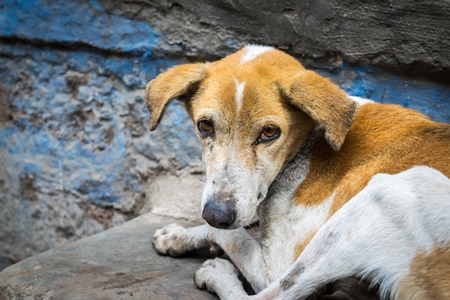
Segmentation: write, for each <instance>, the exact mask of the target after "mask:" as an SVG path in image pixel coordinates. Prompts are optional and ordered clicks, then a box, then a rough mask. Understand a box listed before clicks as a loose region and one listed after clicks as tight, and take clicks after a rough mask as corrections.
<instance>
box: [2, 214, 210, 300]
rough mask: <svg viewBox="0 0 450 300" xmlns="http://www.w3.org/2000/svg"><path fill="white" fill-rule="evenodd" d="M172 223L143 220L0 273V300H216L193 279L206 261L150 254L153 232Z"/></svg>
mask: <svg viewBox="0 0 450 300" xmlns="http://www.w3.org/2000/svg"><path fill="white" fill-rule="evenodd" d="M174 221H176V220H174V219H171V218H163V217H158V216H156V215H153V214H146V215H143V216H140V217H138V218H136V219H134V220H132V221H129V222H126V223H124V224H123V225H121V226H118V227H115V228H112V229H109V230H107V231H104V232H101V233H99V234H96V235H93V236H90V237H87V238H84V239H81V240H78V241H76V242H73V243H70V244H67V245H65V246H62V247H60V248H55V249H52V250H49V251H47V252H44V253H41V254H39V255H36V256H34V257H31V258H28V259H26V260H23V261H21V262H19V263H17V264H15V265H12V266H10V267H8V268H6V269H4V270H3V271H2V272H0V299H2V300H9V299H25V298H26V299H164V300H166V299H167V300H168V299H176V300H178V299H192V300H194V299H195V300H201V299H205V300H206V299H217V297H215V296H213V295H211V294H210V293H208V292H207V291H202V290H199V289H197V287H196V286H195V284H194V282H193V279H192V277H193V274H194V272H195V270H196V269H197V268H198V267H199V266H200V264H201V263H202V262H203V261H204V260H205V258H202V257H198V256H197V257H194V256H191V257H185V258H171V257H168V256H160V255H158V254H156V251H155V250H154V249H153V248H152V245H151V237H152V235H153V232H154V231H155V230H156V229H158V228H160V227H162V226H164V225H166V224H168V223H172V222H174ZM182 223H184V225H188V223H186V222H182ZM190 225H192V223H191V224H190Z"/></svg>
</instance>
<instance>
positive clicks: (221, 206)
mask: <svg viewBox="0 0 450 300" xmlns="http://www.w3.org/2000/svg"><path fill="white" fill-rule="evenodd" d="M233 206H234V204H233V202H231V201H225V202H219V201H208V202H206V204H205V207H203V214H202V217H203V219H205V220H206V222H208V224H209V225H211V226H212V227H216V228H220V229H227V228H228V227H230V226H231V225H232V224H233V223H234V221H235V219H236V211H235V210H234V207H233Z"/></svg>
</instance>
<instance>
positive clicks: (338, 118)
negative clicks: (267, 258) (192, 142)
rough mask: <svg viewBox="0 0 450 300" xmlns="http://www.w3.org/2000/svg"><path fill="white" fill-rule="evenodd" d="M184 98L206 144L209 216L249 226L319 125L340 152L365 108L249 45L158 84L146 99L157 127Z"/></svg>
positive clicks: (221, 224) (285, 59) (278, 55)
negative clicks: (359, 108) (285, 166)
mask: <svg viewBox="0 0 450 300" xmlns="http://www.w3.org/2000/svg"><path fill="white" fill-rule="evenodd" d="M174 99H179V100H181V101H184V102H185V106H186V109H187V111H188V113H189V115H190V116H191V118H192V119H193V121H194V123H195V124H196V132H197V135H198V137H199V139H200V142H201V144H202V146H203V161H204V163H205V165H206V183H205V189H204V192H203V198H202V209H203V217H204V219H205V220H206V221H207V222H208V223H209V224H210V225H212V226H214V227H218V228H229V229H232V228H238V227H240V226H245V225H248V224H249V222H250V221H251V220H252V218H253V217H254V215H255V213H256V211H257V207H258V205H259V204H260V203H261V201H262V200H263V199H264V198H265V196H266V194H267V190H268V188H269V186H270V184H271V183H272V181H273V180H274V179H275V177H276V176H277V174H278V172H279V171H280V170H281V168H282V166H283V164H284V163H285V162H286V161H287V160H289V159H290V158H292V157H293V155H294V154H295V153H296V152H297V151H298V150H299V148H300V146H301V145H302V143H303V142H304V140H305V139H306V137H307V135H308V133H309V132H311V131H312V130H313V129H314V128H315V127H317V126H319V125H322V126H324V127H325V139H326V140H327V142H328V143H329V144H330V145H331V147H332V148H333V149H334V150H336V151H338V150H339V149H340V147H341V146H342V144H343V142H344V139H345V135H346V133H347V131H348V129H349V127H350V125H351V123H352V120H353V117H354V114H355V111H356V107H357V104H356V103H355V102H353V101H352V100H350V99H349V98H348V96H347V94H346V93H345V92H343V91H342V90H340V89H339V88H338V87H336V86H335V85H334V84H333V83H331V82H330V81H329V80H327V79H325V78H323V77H321V76H319V75H318V74H316V73H314V72H312V71H307V70H305V69H304V68H303V66H302V65H301V64H300V63H299V62H297V61H296V60H295V59H294V58H292V57H290V56H289V55H287V54H285V53H283V52H281V51H278V50H275V49H273V48H270V47H262V46H247V47H245V48H243V49H242V50H240V51H238V52H236V53H234V54H232V55H230V56H227V57H226V58H224V59H222V60H219V61H217V62H214V63H208V64H187V65H180V66H176V67H173V68H171V69H169V70H168V71H166V72H165V73H162V74H160V75H159V76H158V77H156V78H155V79H154V80H152V81H151V82H150V83H149V84H148V85H147V88H146V94H145V101H146V103H147V106H148V108H149V110H150V113H151V116H150V129H151V130H154V129H155V128H156V127H157V126H158V124H159V122H160V120H161V118H162V116H163V114H164V111H165V110H166V108H167V106H168V105H169V103H170V102H171V101H172V100H174Z"/></svg>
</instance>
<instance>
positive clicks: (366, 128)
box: [295, 103, 450, 216]
mask: <svg viewBox="0 0 450 300" xmlns="http://www.w3.org/2000/svg"><path fill="white" fill-rule="evenodd" d="M417 165H426V166H430V167H433V168H435V169H437V170H439V171H441V172H442V173H444V174H445V175H446V176H450V125H448V124H443V123H436V122H433V121H431V120H430V119H428V118H427V117H425V116H424V115H422V114H420V113H418V112H415V111H413V110H410V109H406V108H403V107H400V106H397V105H382V104H376V103H373V104H372V103H370V104H366V105H364V106H362V107H361V108H360V109H359V110H358V112H357V115H356V118H355V120H354V122H353V124H352V126H351V127H350V130H349V132H348V134H347V137H346V140H345V143H344V145H343V146H342V148H341V150H340V151H339V152H335V151H332V150H331V149H330V146H329V145H328V144H326V143H324V142H322V143H320V144H319V145H318V147H317V150H316V151H315V152H314V154H313V157H312V159H311V166H310V172H309V174H308V177H307V178H306V179H305V181H303V183H302V184H301V185H300V186H299V188H298V189H297V193H296V197H295V202H296V203H299V204H303V205H317V204H318V203H320V202H322V201H324V200H325V199H327V198H328V197H330V196H331V194H332V193H333V192H336V195H335V197H334V200H333V207H332V210H331V212H330V216H331V215H332V214H334V213H335V212H336V211H337V210H338V209H339V208H340V207H342V205H344V204H345V203H346V202H347V201H348V200H350V199H351V198H352V197H353V196H355V195H356V194H357V193H359V192H360V191H361V190H362V189H363V188H364V187H365V186H366V185H367V183H368V182H369V180H370V179H371V178H372V177H373V175H375V174H377V173H388V174H395V173H399V172H401V171H404V170H407V169H409V168H411V167H413V166H417Z"/></svg>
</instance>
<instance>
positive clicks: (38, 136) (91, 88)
mask: <svg viewBox="0 0 450 300" xmlns="http://www.w3.org/2000/svg"><path fill="white" fill-rule="evenodd" d="M180 62H182V60H168V59H167V60H161V59H151V58H146V57H136V58H134V59H131V58H129V57H128V58H126V59H124V58H122V57H118V56H114V55H109V56H106V57H105V56H104V55H102V54H101V53H96V52H89V51H73V50H69V51H67V50H62V49H58V48H56V49H55V48H54V47H47V46H31V45H28V44H22V43H6V44H0V77H1V78H2V79H1V83H0V88H1V90H2V92H1V93H0V94H1V98H0V101H1V106H2V115H1V119H0V164H1V167H0V168H1V169H2V172H0V197H1V202H0V207H1V209H0V228H1V229H0V253H2V256H3V259H2V261H3V263H6V262H7V261H11V262H13V261H18V260H21V259H24V258H26V257H28V256H30V255H33V254H36V253H39V252H42V251H44V250H47V249H49V248H51V247H55V246H59V245H62V244H64V243H67V242H68V241H73V240H76V239H79V238H81V237H83V236H87V235H91V234H93V233H96V232H99V231H101V230H104V229H107V228H109V227H112V226H114V225H115V224H120V223H122V222H124V221H126V220H128V219H130V218H133V217H135V216H137V215H139V214H142V213H145V212H149V211H156V212H159V213H160V214H165V215H174V216H177V217H183V218H185V219H191V220H199V219H200V216H199V213H198V211H199V201H200V195H201V190H202V186H203V177H204V175H203V168H202V165H201V162H200V147H199V145H198V143H197V141H196V138H195V134H194V127H193V125H192V122H191V121H190V120H189V119H188V117H187V113H186V112H185V110H184V107H183V105H181V104H180V103H174V105H172V106H171V107H170V108H169V110H168V112H167V116H166V119H165V120H164V122H163V123H162V124H161V127H160V128H158V130H157V131H156V132H154V133H152V134H150V132H149V130H148V117H149V114H148V111H147V108H146V106H145V104H144V101H143V95H144V88H145V84H146V83H147V82H148V81H149V80H150V79H151V78H153V77H154V76H156V75H157V74H158V73H159V72H161V71H163V70H165V69H166V68H168V67H170V66H172V65H173V64H175V63H180ZM173 187H177V189H176V192H175V193H173V192H174V189H173ZM151 199H155V201H153V202H152V201H151ZM180 200H185V201H183V203H184V205H185V207H183V208H181V207H180V208H179V209H176V207H179V204H176V203H177V202H180ZM186 200H187V201H186ZM186 203H188V204H187V205H186ZM169 207H172V210H171V211H169V210H168V208H169Z"/></svg>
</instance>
